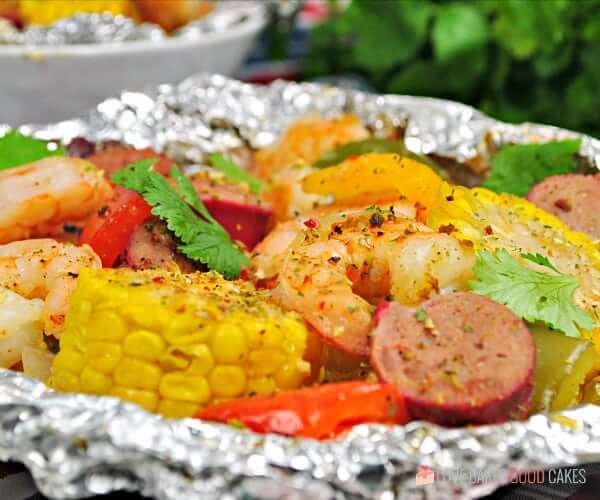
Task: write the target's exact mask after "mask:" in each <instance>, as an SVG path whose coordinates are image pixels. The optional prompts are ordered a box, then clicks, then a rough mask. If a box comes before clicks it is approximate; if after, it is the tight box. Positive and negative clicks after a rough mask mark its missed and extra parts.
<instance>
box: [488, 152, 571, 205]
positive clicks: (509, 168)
mask: <svg viewBox="0 0 600 500" xmlns="http://www.w3.org/2000/svg"><path fill="white" fill-rule="evenodd" d="M580 145H581V141H580V140H572V141H558V142H548V143H546V144H511V145H508V146H504V147H503V148H502V149H501V150H500V151H499V152H498V153H496V155H495V156H494V158H493V159H492V172H491V174H490V176H489V177H488V178H487V180H486V181H485V183H484V186H485V187H487V188H488V189H491V190H492V191H496V192H498V193H500V192H503V193H511V194H516V195H517V196H525V195H526V194H527V193H528V192H529V190H530V189H531V187H532V186H533V185H534V184H536V183H538V182H540V181H542V180H544V179H545V178H546V177H549V176H551V175H559V174H566V173H569V172H573V171H574V170H575V168H576V166H577V163H576V161H575V156H574V155H575V154H577V153H578V152H579V146H580Z"/></svg>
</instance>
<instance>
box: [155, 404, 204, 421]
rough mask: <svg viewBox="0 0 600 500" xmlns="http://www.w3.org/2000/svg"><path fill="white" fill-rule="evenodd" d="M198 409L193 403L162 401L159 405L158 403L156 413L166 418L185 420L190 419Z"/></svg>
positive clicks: (198, 406)
mask: <svg viewBox="0 0 600 500" xmlns="http://www.w3.org/2000/svg"><path fill="white" fill-rule="evenodd" d="M199 409H200V405H197V404H194V403H186V402H183V401H171V400H170V399H163V400H162V401H161V402H160V403H158V408H157V409H156V411H158V413H160V414H161V415H164V416H165V417H168V418H185V417H192V416H193V415H194V414H196V413H197V412H198V410H199Z"/></svg>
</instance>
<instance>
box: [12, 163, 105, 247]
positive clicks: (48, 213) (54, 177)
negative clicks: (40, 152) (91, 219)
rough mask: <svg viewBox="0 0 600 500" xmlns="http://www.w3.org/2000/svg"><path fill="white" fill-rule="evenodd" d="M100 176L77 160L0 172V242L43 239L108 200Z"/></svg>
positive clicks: (88, 165)
mask: <svg viewBox="0 0 600 500" xmlns="http://www.w3.org/2000/svg"><path fill="white" fill-rule="evenodd" d="M111 194H112V188H111V187H110V184H109V183H108V182H107V181H106V179H105V178H104V173H103V172H102V170H99V169H98V168H96V167H95V166H94V165H92V164H91V163H89V162H87V161H84V160H80V159H77V158H62V157H51V158H45V159H43V160H40V161H37V162H35V163H30V164H29V165H23V166H21V167H16V168H11V169H8V170H4V171H2V172H0V200H2V205H0V243H8V242H10V241H15V240H19V239H25V238H31V237H32V236H33V237H35V236H45V235H48V234H49V232H50V231H51V228H52V227H54V226H56V225H57V224H59V223H61V222H64V221H67V220H68V221H69V222H71V221H77V220H80V219H83V218H85V217H86V216H88V215H90V214H91V213H92V212H94V211H95V210H97V209H98V208H99V207H100V205H101V204H102V203H103V202H104V201H105V200H107V199H108V198H110V196H111Z"/></svg>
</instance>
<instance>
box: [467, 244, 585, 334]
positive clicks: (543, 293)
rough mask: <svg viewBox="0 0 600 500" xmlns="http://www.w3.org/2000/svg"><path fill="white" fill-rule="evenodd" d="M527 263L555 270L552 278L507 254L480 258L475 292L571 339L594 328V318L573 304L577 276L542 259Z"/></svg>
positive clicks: (531, 257)
mask: <svg viewBox="0 0 600 500" xmlns="http://www.w3.org/2000/svg"><path fill="white" fill-rule="evenodd" d="M521 257H522V258H523V259H526V260H529V261H531V262H534V263H536V264H538V265H540V266H543V267H546V268H548V269H551V270H552V271H554V272H555V273H556V274H548V273H547V272H540V271H535V270H533V269H530V268H528V267H525V266H523V265H522V264H521V263H520V262H519V261H517V259H515V258H514V257H513V256H511V255H510V254H509V253H508V252H507V251H506V250H504V249H499V250H496V252H495V253H490V252H487V251H485V250H484V251H481V252H479V253H478V254H477V262H476V264H475V268H474V272H475V275H476V276H477V280H475V281H471V282H470V283H469V286H470V287H471V289H472V290H473V291H474V292H476V293H479V294H481V295H486V296H487V297H490V298H491V299H494V300H495V301H496V302H499V303H500V304H504V305H506V306H508V308H509V309H511V310H512V311H513V312H514V313H515V314H517V315H518V316H520V317H521V318H523V319H525V320H527V321H529V322H535V321H541V322H543V323H545V324H547V325H548V326H550V327H552V328H554V329H555V330H559V331H561V332H562V333H564V334H565V335H567V336H569V337H580V336H581V335H580V333H579V332H580V329H584V330H591V329H592V328H593V327H594V321H593V320H592V317H591V316H590V315H589V314H588V313H586V312H585V311H583V310H582V309H581V308H580V307H578V306H576V305H575V304H573V293H574V292H575V290H576V289H577V288H579V281H578V280H577V278H576V277H575V276H570V275H568V274H562V273H560V272H559V271H558V270H557V269H556V268H555V267H554V266H553V265H552V264H551V263H550V262H549V260H548V258H547V257H545V256H542V255H539V254H537V255H531V254H522V255H521Z"/></svg>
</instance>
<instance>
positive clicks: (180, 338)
mask: <svg viewBox="0 0 600 500" xmlns="http://www.w3.org/2000/svg"><path fill="white" fill-rule="evenodd" d="M164 337H165V340H166V341H167V342H168V343H169V344H172V345H190V344H201V343H202V342H206V341H207V340H208V338H209V337H210V331H209V330H208V329H200V330H194V331H192V332H187V333H182V332H177V333H175V332H165V334H164Z"/></svg>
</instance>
